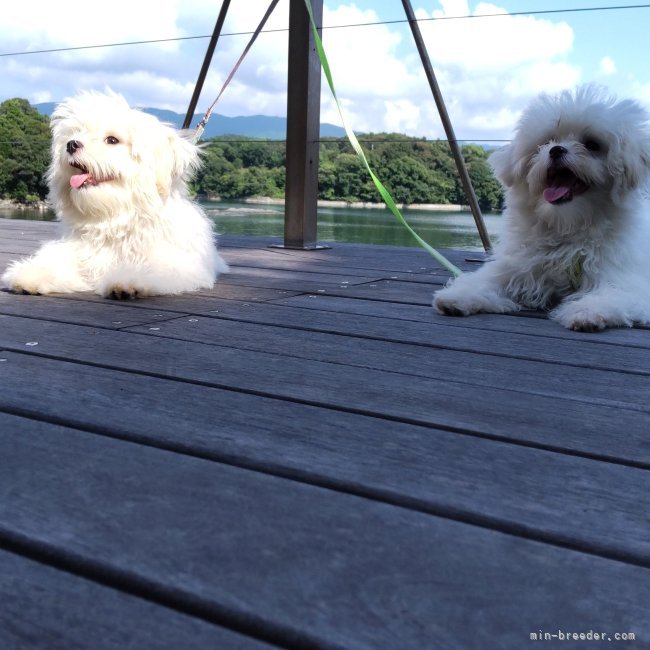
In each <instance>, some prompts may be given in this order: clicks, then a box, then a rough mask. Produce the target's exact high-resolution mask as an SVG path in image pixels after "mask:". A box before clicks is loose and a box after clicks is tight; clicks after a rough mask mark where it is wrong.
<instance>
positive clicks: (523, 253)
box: [434, 86, 650, 331]
mask: <svg viewBox="0 0 650 650" xmlns="http://www.w3.org/2000/svg"><path fill="white" fill-rule="evenodd" d="M490 163H491V164H492V167H493V169H494V171H495V173H496V175H497V177H498V178H499V180H500V181H501V182H502V183H503V184H504V185H505V186H506V211H505V213H504V215H503V219H504V224H503V232H502V236H501V240H500V241H499V243H498V246H497V247H496V248H495V252H494V256H493V257H492V259H491V260H489V261H488V262H487V263H486V264H485V265H484V266H483V267H482V268H481V269H479V270H478V271H476V272H475V273H469V274H464V275H462V276H460V277H459V278H457V279H456V280H455V281H453V282H451V283H449V284H448V286H447V287H446V288H444V289H442V290H440V291H437V292H436V294H435V296H434V306H435V307H436V308H437V309H438V310H439V311H440V312H442V313H443V314H448V315H458V316H465V315H468V314H474V313H477V312H495V313H504V312H513V311H516V310H518V309H521V308H531V309H549V310H552V311H550V317H551V318H552V319H554V320H556V321H557V322H559V323H560V324H562V325H564V326H565V327H567V328H570V329H573V330H582V331H595V330H602V329H604V328H606V327H632V326H633V325H635V324H639V325H648V324H650V261H649V260H650V210H649V209H648V205H647V203H646V201H644V198H643V196H642V189H643V185H644V183H645V182H646V181H647V179H648V174H649V172H650V131H649V128H648V115H647V113H646V112H645V111H644V110H643V108H641V106H640V105H638V104H637V103H635V102H634V101H631V100H623V101H617V100H616V99H615V98H612V97H610V96H608V94H607V93H606V91H605V90H604V89H602V88H599V87H595V86H583V87H580V88H578V89H577V90H576V91H575V92H574V93H571V92H568V91H565V92H563V93H561V94H559V95H557V96H549V95H546V94H543V95H541V96H540V97H539V98H537V99H536V100H535V101H533V103H532V104H531V105H530V106H529V107H528V108H527V109H526V110H525V111H524V113H523V115H522V116H521V119H520V120H519V123H518V125H517V129H516V134H515V138H514V140H513V142H512V143H511V144H510V145H508V146H507V147H505V148H504V149H501V150H499V151H497V152H495V153H494V154H492V155H491V156H490Z"/></svg>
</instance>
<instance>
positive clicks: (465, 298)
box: [433, 286, 519, 316]
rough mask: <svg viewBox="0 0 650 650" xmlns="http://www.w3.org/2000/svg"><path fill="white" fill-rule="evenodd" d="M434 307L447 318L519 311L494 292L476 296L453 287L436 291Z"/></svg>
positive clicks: (515, 305)
mask: <svg viewBox="0 0 650 650" xmlns="http://www.w3.org/2000/svg"><path fill="white" fill-rule="evenodd" d="M433 306H434V307H435V308H436V309H437V310H438V311H439V312H440V313H441V314H444V315H445V316H469V315H471V314H478V313H480V312H487V313H492V314H505V313H508V312H513V311H517V310H518V309H519V307H518V306H517V304H516V303H514V302H513V301H512V300H510V299H509V298H506V297H505V296H500V295H499V294H497V293H496V292H494V291H487V292H486V293H484V294H475V293H471V292H469V291H467V290H466V289H458V290H457V289H456V288H455V287H453V286H451V287H448V288H445V289H440V291H436V293H435V294H434V296H433Z"/></svg>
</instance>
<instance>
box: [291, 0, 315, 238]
mask: <svg viewBox="0 0 650 650" xmlns="http://www.w3.org/2000/svg"><path fill="white" fill-rule="evenodd" d="M312 8H313V12H314V20H315V21H316V24H317V25H320V24H321V23H322V19H323V0H312ZM320 86H321V65H320V61H319V59H318V55H317V53H316V44H315V42H314V37H313V34H312V31H311V26H310V21H309V14H308V13H307V9H306V8H305V3H304V1H303V0H290V4H289V75H288V82H287V95H288V96H287V165H286V169H287V180H286V189H285V216H284V246H285V247H286V248H302V249H313V248H318V246H317V244H316V239H317V233H316V229H317V210H316V208H317V198H318V154H319V151H318V150H319V142H318V140H319V137H320Z"/></svg>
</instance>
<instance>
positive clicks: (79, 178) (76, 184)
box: [70, 174, 90, 190]
mask: <svg viewBox="0 0 650 650" xmlns="http://www.w3.org/2000/svg"><path fill="white" fill-rule="evenodd" d="M89 178H90V174H75V175H74V176H72V177H71V178H70V187H73V188H74V189H75V190H76V189H78V188H80V187H81V186H82V185H83V184H84V183H85V182H86V181H87V180H88V179H89Z"/></svg>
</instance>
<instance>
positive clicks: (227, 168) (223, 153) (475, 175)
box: [195, 133, 503, 211]
mask: <svg viewBox="0 0 650 650" xmlns="http://www.w3.org/2000/svg"><path fill="white" fill-rule="evenodd" d="M363 141H364V142H363V147H364V149H365V150H366V154H367V157H368V161H369V163H370V166H371V167H372V169H373V171H374V172H375V174H377V176H378V177H379V178H380V179H381V181H382V182H383V183H384V185H385V186H386V187H387V189H388V190H389V191H390V192H391V194H392V196H393V198H394V199H395V200H396V201H397V202H398V203H406V204H413V203H439V204H456V203H461V204H467V199H466V198H465V194H464V192H463V189H462V186H461V183H460V179H459V178H458V173H457V171H456V166H455V164H454V159H453V157H452V155H451V151H450V149H449V146H448V144H447V143H446V142H441V141H438V140H435V141H424V142H422V141H416V140H414V139H410V138H407V137H406V136H404V135H401V134H397V133H388V134H387V133H380V134H371V135H364V136H363ZM462 152H463V156H464V158H465V160H466V163H467V166H468V170H469V175H470V178H471V180H472V183H473V184H474V189H475V191H476V194H477V197H478V200H479V203H480V205H481V208H482V209H483V210H485V211H491V210H498V209H501V207H502V203H503V192H502V190H501V186H500V185H499V183H498V182H497V180H496V179H495V178H494V176H493V174H492V171H491V170H490V167H489V165H488V163H487V158H488V152H487V151H485V149H483V148H482V147H479V146H477V145H466V146H464V147H463V148H462ZM285 165H286V159H285V149H284V143H281V142H276V141H272V142H268V141H263V140H255V139H250V138H247V139H245V138H241V137H237V138H236V140H235V138H234V137H233V136H222V137H220V138H215V139H213V140H210V141H209V142H208V144H207V145H206V146H205V148H204V165H203V168H202V169H201V171H200V172H199V173H198V174H197V177H196V180H195V188H196V190H197V191H198V192H199V193H202V194H207V195H210V196H219V197H221V198H224V199H234V198H241V197H247V196H270V197H274V198H281V197H282V196H284V186H285ZM318 190H319V198H321V199H326V200H338V201H349V202H356V201H363V202H379V201H380V200H381V199H380V197H379V195H378V193H377V189H376V188H375V186H374V184H373V182H372V180H371V179H370V178H369V176H368V172H367V171H366V169H365V167H364V166H363V163H362V162H361V161H360V160H359V158H358V157H357V155H356V154H355V153H354V152H353V151H352V149H351V147H350V145H349V143H348V141H347V139H346V138H325V139H324V140H323V141H322V142H321V147H320V166H319V176H318Z"/></svg>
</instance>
